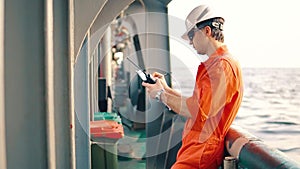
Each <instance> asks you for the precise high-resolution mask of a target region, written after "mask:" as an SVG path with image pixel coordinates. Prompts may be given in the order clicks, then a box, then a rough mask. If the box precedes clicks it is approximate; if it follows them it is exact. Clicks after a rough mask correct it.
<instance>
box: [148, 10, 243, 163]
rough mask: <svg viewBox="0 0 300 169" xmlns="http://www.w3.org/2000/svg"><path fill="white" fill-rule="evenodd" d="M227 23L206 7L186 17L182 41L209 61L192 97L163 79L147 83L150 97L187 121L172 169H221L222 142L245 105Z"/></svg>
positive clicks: (202, 66) (200, 69) (201, 68)
mask: <svg viewBox="0 0 300 169" xmlns="http://www.w3.org/2000/svg"><path fill="white" fill-rule="evenodd" d="M223 24H224V19H223V18H222V17H221V16H218V15H216V14H215V13H214V12H213V11H212V9H211V8H210V7H209V6H207V5H200V6H198V7H196V8H194V9H193V10H192V11H191V12H190V14H189V15H188V16H187V18H186V29H187V31H186V32H185V33H184V34H183V36H182V38H183V39H186V40H189V41H190V44H191V45H193V47H194V49H195V50H196V51H197V52H198V53H199V54H201V55H207V56H208V59H207V60H206V61H204V62H202V63H200V65H199V67H198V72H197V76H196V82H195V87H194V91H193V95H192V96H191V97H189V98H186V97H183V96H182V95H181V94H180V93H178V92H177V91H175V90H173V89H172V88H170V87H169V86H168V85H167V83H166V81H165V79H164V77H163V75H162V74H160V73H157V72H156V73H154V74H153V76H154V77H155V78H156V79H157V82H156V83H155V84H149V83H143V86H145V87H146V88H147V91H148V93H149V95H150V97H151V98H155V99H157V100H159V101H161V102H162V103H164V104H165V105H167V106H168V107H169V108H171V109H172V110H173V111H174V112H176V113H178V114H180V115H182V116H185V117H187V121H186V124H185V127H184V131H183V137H182V147H181V148H180V150H179V151H178V154H177V160H176V162H175V164H174V165H173V166H172V169H196V168H205V169H207V168H218V167H219V166H220V165H221V163H222V161H223V156H224V138H225V136H226V134H227V132H228V129H229V127H230V125H231V124H232V122H233V120H234V118H235V117H236V114H237V112H238V109H239V107H240V104H241V100H242V95H243V83H242V74H241V70H240V67H239V65H238V63H237V62H236V61H235V60H234V59H233V58H232V57H231V55H230V54H229V52H228V50H227V47H226V46H225V44H224V35H223V32H222V31H223Z"/></svg>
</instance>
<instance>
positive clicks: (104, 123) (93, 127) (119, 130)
mask: <svg viewBox="0 0 300 169" xmlns="http://www.w3.org/2000/svg"><path fill="white" fill-rule="evenodd" d="M90 132H91V136H92V137H94V138H100V137H103V138H112V139H119V138H122V137H124V129H123V126H122V124H119V123H118V122H116V121H112V120H98V121H91V122H90Z"/></svg>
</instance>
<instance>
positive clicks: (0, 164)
mask: <svg viewBox="0 0 300 169" xmlns="http://www.w3.org/2000/svg"><path fill="white" fill-rule="evenodd" d="M4 83H5V81H4V0H0V168H3V169H5V168H6V144H5V140H6V137H5V107H4V105H5V94H4V91H5V90H4Z"/></svg>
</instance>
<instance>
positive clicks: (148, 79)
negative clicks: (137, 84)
mask: <svg viewBox="0 0 300 169" xmlns="http://www.w3.org/2000/svg"><path fill="white" fill-rule="evenodd" d="M127 59H128V60H129V61H130V63H132V64H133V65H134V66H135V67H136V68H138V70H136V73H137V74H138V75H139V77H140V78H141V79H142V80H143V82H146V83H150V84H155V83H156V80H155V79H154V78H153V76H152V75H151V74H148V73H146V71H145V70H142V69H141V68H140V67H139V66H138V65H137V64H135V63H134V62H133V61H132V60H131V59H129V57H127Z"/></svg>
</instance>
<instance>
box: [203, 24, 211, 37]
mask: <svg viewBox="0 0 300 169" xmlns="http://www.w3.org/2000/svg"><path fill="white" fill-rule="evenodd" d="M204 30H205V34H206V35H207V36H210V35H211V28H210V27H209V26H205V28H204Z"/></svg>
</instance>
